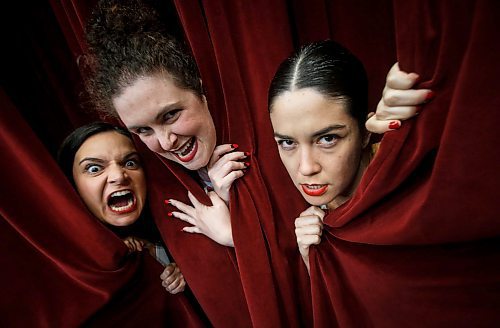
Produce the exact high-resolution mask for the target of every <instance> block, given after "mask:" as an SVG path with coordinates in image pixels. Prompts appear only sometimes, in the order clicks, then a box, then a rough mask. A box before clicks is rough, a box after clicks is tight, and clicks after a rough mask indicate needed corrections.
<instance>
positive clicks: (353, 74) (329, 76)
mask: <svg viewBox="0 0 500 328" xmlns="http://www.w3.org/2000/svg"><path fill="white" fill-rule="evenodd" d="M304 88H312V89H314V90H316V91H318V92H319V93H321V94H322V95H324V96H327V97H330V98H332V99H338V100H342V101H344V102H345V104H346V107H347V110H348V113H349V114H350V115H351V116H352V117H353V118H354V119H356V120H357V122H358V125H359V127H360V130H361V131H363V130H364V123H365V120H366V115H367V114H368V80H367V77H366V72H365V69H364V67H363V64H362V63H361V62H360V61H359V60H358V59H357V58H356V57H355V56H354V55H353V54H352V53H350V52H349V51H348V50H347V49H346V48H344V47H342V46H341V45H340V44H338V43H336V42H334V41H331V40H326V41H320V42H314V43H310V44H307V45H305V46H303V47H302V48H300V49H299V50H298V51H297V52H296V53H294V54H293V55H292V56H290V57H289V58H287V59H286V60H285V61H283V62H282V63H281V65H280V66H279V68H278V70H277V72H276V74H275V75H274V78H273V80H272V82H271V86H270V87H269V93H268V108H269V111H270V112H272V110H273V108H272V106H273V101H274V100H275V98H276V97H278V96H280V95H281V94H282V93H284V92H286V91H294V90H299V89H304Z"/></svg>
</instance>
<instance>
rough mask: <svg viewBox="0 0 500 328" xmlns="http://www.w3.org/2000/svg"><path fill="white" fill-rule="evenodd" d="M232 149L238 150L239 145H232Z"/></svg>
mask: <svg viewBox="0 0 500 328" xmlns="http://www.w3.org/2000/svg"><path fill="white" fill-rule="evenodd" d="M231 147H233V149H236V148H238V147H239V146H238V144H232V145H231Z"/></svg>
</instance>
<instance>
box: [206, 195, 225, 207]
mask: <svg viewBox="0 0 500 328" xmlns="http://www.w3.org/2000/svg"><path fill="white" fill-rule="evenodd" d="M208 197H210V201H211V202H212V205H213V206H227V205H226V203H225V202H224V200H223V199H222V198H220V196H219V195H218V194H217V193H216V192H215V191H209V192H208Z"/></svg>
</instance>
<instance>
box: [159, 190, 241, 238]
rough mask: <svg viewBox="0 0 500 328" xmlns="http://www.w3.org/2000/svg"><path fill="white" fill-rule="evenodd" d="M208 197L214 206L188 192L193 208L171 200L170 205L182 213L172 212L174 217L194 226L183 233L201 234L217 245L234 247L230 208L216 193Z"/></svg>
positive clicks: (186, 228) (209, 194)
mask: <svg viewBox="0 0 500 328" xmlns="http://www.w3.org/2000/svg"><path fill="white" fill-rule="evenodd" d="M208 196H209V197H210V200H211V201H212V206H206V205H204V204H202V203H200V202H199V201H198V200H197V199H196V198H195V197H194V196H193V194H191V192H188V197H189V200H190V201H191V203H192V204H193V206H190V205H186V204H184V203H183V202H179V201H177V200H174V199H169V203H170V204H171V205H173V206H175V207H176V208H177V209H179V210H180V211H181V212H172V216H174V217H176V218H178V219H181V220H182V221H184V222H187V223H189V224H191V225H192V226H191V227H184V228H183V229H182V231H184V232H189V233H201V234H204V235H205V236H207V237H208V238H210V239H212V240H213V241H215V242H216V243H219V244H221V245H224V246H230V247H234V243H233V232H232V230H231V217H230V214H229V208H228V207H227V205H226V203H225V202H224V201H223V200H222V199H221V198H220V197H219V196H218V195H217V194H216V193H215V192H213V191H210V192H208Z"/></svg>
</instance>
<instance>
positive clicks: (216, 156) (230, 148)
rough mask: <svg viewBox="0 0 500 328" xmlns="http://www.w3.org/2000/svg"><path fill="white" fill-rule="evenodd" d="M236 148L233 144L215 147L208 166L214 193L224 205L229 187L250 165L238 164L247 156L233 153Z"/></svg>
mask: <svg viewBox="0 0 500 328" xmlns="http://www.w3.org/2000/svg"><path fill="white" fill-rule="evenodd" d="M237 147H238V145H235V144H226V145H220V146H217V147H216V148H215V150H214V153H213V155H212V158H211V159H210V162H209V164H208V176H209V177H210V181H211V182H212V185H213V187H214V191H215V192H216V193H217V195H219V197H220V198H222V199H223V200H224V201H225V202H226V203H228V202H229V189H230V188H231V185H232V184H233V182H234V181H235V180H236V179H238V178H241V177H242V176H243V175H244V174H245V172H244V170H245V169H246V168H247V167H248V166H249V165H250V164H249V163H248V162H240V161H241V160H243V159H245V158H247V156H248V155H249V154H248V153H244V152H241V151H234V150H235V149H236V148H237Z"/></svg>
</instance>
